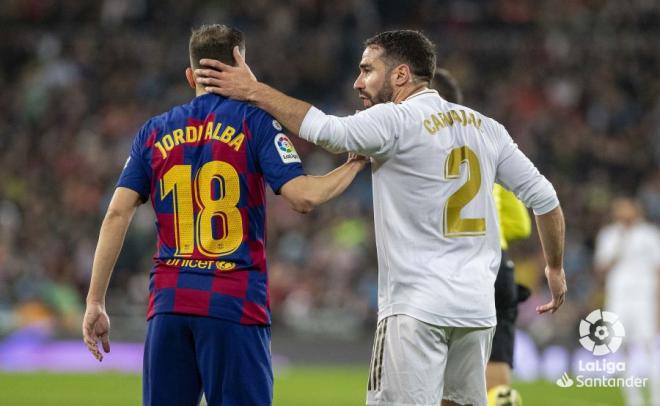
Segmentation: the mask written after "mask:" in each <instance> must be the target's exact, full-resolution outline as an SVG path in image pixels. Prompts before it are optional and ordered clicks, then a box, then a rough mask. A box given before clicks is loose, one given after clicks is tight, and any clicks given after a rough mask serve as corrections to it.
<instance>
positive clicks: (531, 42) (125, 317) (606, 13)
mask: <svg viewBox="0 0 660 406" xmlns="http://www.w3.org/2000/svg"><path fill="white" fill-rule="evenodd" d="M202 23H224V24H228V25H232V26H235V27H237V28H239V29H241V30H243V31H244V32H245V34H246V38H247V61H248V63H249V64H250V65H251V67H252V69H253V71H254V72H255V74H256V75H257V76H258V77H259V78H260V79H261V80H263V81H265V82H266V83H269V84H271V85H274V86H275V87H277V88H279V89H281V90H284V91H285V92H287V93H289V94H292V95H294V96H297V97H300V98H303V99H305V100H307V101H310V102H312V103H314V104H315V105H317V106H319V107H320V108H322V109H324V110H325V111H327V112H331V113H335V114H339V115H341V114H350V113H352V112H353V111H354V110H355V109H356V108H358V107H359V104H358V98H357V94H356V92H355V91H354V90H353V89H352V84H353V81H354V80H355V77H356V75H357V72H358V69H357V65H358V62H359V59H360V56H361V52H362V49H363V47H362V42H363V40H364V39H366V38H368V37H369V36H371V35H373V34H375V33H377V32H379V31H382V30H386V29H392V28H414V29H419V30H422V31H423V32H424V33H425V34H427V35H428V36H429V37H430V38H431V39H432V40H433V41H434V42H435V43H436V45H437V50H438V56H439V57H438V62H439V65H440V66H442V67H444V68H446V69H448V70H449V71H450V72H452V73H453V74H454V75H455V76H456V77H457V79H458V81H459V82H460V83H461V85H462V87H463V92H464V95H465V104H466V105H468V106H470V107H473V108H475V109H476V110H478V111H481V112H483V113H484V114H486V115H489V116H491V117H493V118H495V119H496V120H498V121H500V122H501V123H502V124H504V126H505V127H507V128H508V129H509V131H510V133H511V135H512V136H513V138H514V140H516V142H517V143H518V144H519V146H520V148H521V149H522V150H523V151H524V152H525V153H526V154H527V155H528V156H529V157H530V158H531V159H532V160H533V161H534V162H535V163H536V164H537V166H538V167H539V169H540V170H541V172H543V173H544V174H545V175H546V176H547V177H548V178H549V179H550V180H551V181H552V182H553V184H554V185H555V188H556V189H557V192H558V193H559V196H560V200H561V201H562V204H563V208H564V212H565V215H566V218H567V246H566V262H565V268H566V272H567V278H568V283H569V296H568V297H569V299H568V303H567V304H566V308H565V309H563V310H562V311H561V312H560V313H558V314H557V315H556V316H554V317H548V316H545V317H538V316H536V315H535V313H534V311H533V309H534V306H535V305H536V304H538V303H540V302H542V301H545V300H547V288H545V280H544V276H543V272H542V271H543V259H542V256H541V251H540V246H539V243H538V240H537V239H536V238H535V237H533V238H531V239H530V240H528V241H524V242H520V243H517V244H516V245H514V246H513V247H512V256H513V258H514V259H515V260H516V262H517V265H518V275H517V277H518V279H519V280H520V281H521V282H523V283H525V284H527V285H529V286H530V287H531V288H532V290H533V295H532V297H531V298H530V300H529V301H528V302H526V303H525V304H524V305H523V307H522V309H521V317H520V325H521V327H522V328H525V329H527V330H528V331H529V332H530V333H531V334H532V336H533V337H534V338H535V339H536V340H537V342H538V343H539V344H540V345H545V344H549V343H560V344H565V345H568V346H575V345H577V340H576V330H575V328H574V327H575V326H576V325H577V322H578V319H579V317H580V316H583V315H584V314H586V313H588V312H589V311H590V310H592V309H594V308H597V307H598V306H601V305H602V303H603V281H602V278H598V277H596V275H597V274H596V273H595V272H594V271H593V265H592V264H593V250H594V243H595V238H596V235H597V232H598V230H599V229H600V228H601V227H602V226H603V225H605V224H606V223H607V222H608V221H609V218H608V211H609V207H610V203H611V202H612V201H613V200H614V198H615V197H617V196H631V197H634V198H636V199H638V201H639V202H640V203H641V205H642V206H643V208H644V210H645V213H646V216H647V218H648V219H649V220H650V221H652V222H655V223H658V221H660V171H659V170H658V162H659V160H660V81H658V80H657V74H658V72H660V41H658V40H657V38H660V3H658V2H656V1H653V0H632V1H629V2H619V1H615V0H609V1H607V0H604V1H588V0H557V1H550V0H547V1H541V2H537V1H532V0H526V1H521V0H516V1H514V0H496V1H491V2H480V1H477V0H471V1H465V0H462V1H458V0H449V1H442V2H440V1H431V0H413V1H408V2H406V5H405V6H403V5H402V3H401V2H400V1H394V0H380V1H374V0H369V1H367V0H335V1H332V2H325V1H321V0H289V1H267V0H257V1H240V2H239V1H226V0H224V1H218V0H216V1H210V0H195V1H173V0H165V1H156V0H100V1H95V2H88V1H82V0H80V1H77V0H60V1H56V0H7V1H3V2H1V3H0V24H1V25H2V30H0V55H2V58H1V59H0V66H1V69H0V89H1V90H0V91H1V92H2V97H0V162H1V163H2V176H0V337H2V336H3V335H6V334H8V333H9V332H11V331H13V330H15V329H17V328H20V327H21V326H25V325H31V324H34V323H41V324H43V325H45V326H48V328H50V329H52V331H53V333H54V334H56V335H61V336H77V335H78V334H79V325H80V317H81V313H82V310H83V304H84V297H85V294H86V292H85V289H86V287H87V285H88V282H89V276H90V272H91V264H92V258H93V254H94V249H95V244H96V238H97V236H98V229H99V226H100V223H101V220H102V216H103V214H104V212H105V209H106V207H107V204H108V201H109V197H110V196H111V194H112V192H113V189H114V184H115V182H116V180H117V178H118V175H119V173H120V171H121V168H122V166H123V163H124V161H125V160H126V157H127V155H128V151H129V147H130V143H131V141H132V138H133V136H134V135H135V133H136V131H137V130H138V129H139V127H140V126H141V125H142V123H143V122H144V121H146V120H147V119H148V118H149V117H151V116H152V115H154V114H158V113H160V112H163V111H165V110H168V109H169V108H171V107H172V106H174V105H176V104H181V103H185V102H187V101H188V100H190V99H191V98H192V97H193V96H194V94H193V92H192V90H191V89H190V88H189V87H188V85H187V83H186V81H185V77H184V69H185V68H186V66H187V65H188V63H189V61H188V54H187V52H188V48H187V44H188V37H189V34H190V29H191V27H196V26H198V25H200V24H202ZM294 143H295V144H296V147H297V149H298V151H299V152H300V153H301V155H302V157H303V162H304V165H305V169H306V171H307V172H308V173H310V174H321V173H325V172H326V171H328V170H330V169H332V168H333V167H334V166H336V165H338V164H339V163H341V162H342V161H343V160H344V159H345V157H343V156H333V155H330V154H328V153H326V152H324V151H322V150H320V149H318V148H316V147H314V146H312V145H310V144H307V143H305V142H303V141H300V140H298V139H294ZM269 201H270V202H269V227H268V231H269V239H268V254H269V271H270V288H271V298H272V308H273V315H274V321H275V323H278V324H282V325H288V326H289V327H291V328H293V329H296V330H298V331H302V332H307V333H310V334H315V333H316V334H325V335H335V336H341V337H353V336H356V335H360V334H362V333H364V332H367V333H368V334H370V333H371V328H370V326H371V325H372V323H373V322H374V320H375V317H376V295H377V291H376V289H377V287H376V272H377V270H376V255H375V246H374V238H373V222H372V211H371V186H370V174H369V171H368V170H367V171H363V173H361V174H360V176H359V177H358V178H357V180H356V182H355V183H354V184H353V185H352V186H351V188H350V189H349V190H348V191H347V193H346V194H345V195H343V196H342V197H341V198H339V199H337V200H336V201H333V202H331V203H329V204H327V205H325V206H323V207H321V208H319V209H317V210H316V211H314V212H312V213H311V214H308V215H305V216H303V215H298V214H296V213H294V212H293V211H291V210H290V209H289V208H288V207H287V206H286V204H285V203H284V201H283V200H282V199H280V198H277V197H275V196H270V199H269ZM154 248H155V238H154V226H153V215H152V214H151V208H150V207H149V205H148V204H147V205H144V206H143V207H142V208H141V209H140V210H139V211H138V214H137V215H136V217H135V219H134V221H133V225H132V226H131V229H130V231H129V234H128V236H127V241H126V243H125V245H124V251H123V253H122V255H121V257H120V259H119V261H118V264H117V267H116V270H115V274H114V276H113V280H112V283H111V287H110V291H109V297H108V302H109V303H108V307H109V311H110V314H111V317H113V321H115V325H114V326H115V329H114V330H113V333H114V337H115V338H117V337H125V338H127V339H134V340H141V339H142V334H143V331H144V316H145V312H146V299H147V283H148V271H149V268H150V264H151V258H150V256H151V254H152V253H153V251H154ZM401 255H405V253H401ZM554 327H558V328H554Z"/></svg>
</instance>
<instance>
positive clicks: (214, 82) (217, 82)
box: [195, 77, 223, 87]
mask: <svg viewBox="0 0 660 406" xmlns="http://www.w3.org/2000/svg"><path fill="white" fill-rule="evenodd" d="M195 81H196V82H197V83H199V84H200V85H206V86H208V85H213V86H218V87H223V86H222V81H221V80H220V79H219V78H204V77H198V78H197V79H195Z"/></svg>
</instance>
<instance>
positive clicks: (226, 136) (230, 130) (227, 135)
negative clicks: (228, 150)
mask: <svg viewBox="0 0 660 406" xmlns="http://www.w3.org/2000/svg"><path fill="white" fill-rule="evenodd" d="M235 132H236V130H235V129H234V127H232V126H230V125H228V126H227V127H226V128H225V130H224V131H223V132H222V135H221V136H220V141H222V142H224V143H225V144H226V143H228V142H229V141H231V137H232V135H234V133H235Z"/></svg>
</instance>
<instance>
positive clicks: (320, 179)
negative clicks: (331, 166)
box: [310, 161, 363, 206]
mask: <svg viewBox="0 0 660 406" xmlns="http://www.w3.org/2000/svg"><path fill="white" fill-rule="evenodd" d="M362 166H363V164H361V163H359V162H355V161H351V162H347V163H345V164H343V165H342V166H340V167H338V168H336V169H335V170H333V171H332V172H329V173H327V174H326V175H323V176H311V177H310V180H311V181H312V182H313V183H312V193H311V196H312V197H311V200H312V203H313V204H314V206H318V205H320V204H323V203H325V202H327V201H328V200H332V199H334V198H335V197H337V196H339V195H340V194H342V193H343V192H344V190H346V188H347V187H348V186H349V185H350V184H351V183H352V182H353V179H355V176H356V175H357V174H358V172H360V170H361V169H362Z"/></svg>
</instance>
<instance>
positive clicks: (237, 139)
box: [229, 127, 245, 152]
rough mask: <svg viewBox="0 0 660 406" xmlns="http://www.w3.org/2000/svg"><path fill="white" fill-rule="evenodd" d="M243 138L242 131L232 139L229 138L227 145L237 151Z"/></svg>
mask: <svg viewBox="0 0 660 406" xmlns="http://www.w3.org/2000/svg"><path fill="white" fill-rule="evenodd" d="M230 128H231V127H230ZM244 139H245V135H243V133H239V134H238V135H237V136H236V137H234V139H233V140H231V142H230V143H229V146H230V147H234V150H235V151H236V152H238V150H239V149H241V145H243V140H244Z"/></svg>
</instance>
